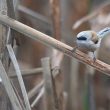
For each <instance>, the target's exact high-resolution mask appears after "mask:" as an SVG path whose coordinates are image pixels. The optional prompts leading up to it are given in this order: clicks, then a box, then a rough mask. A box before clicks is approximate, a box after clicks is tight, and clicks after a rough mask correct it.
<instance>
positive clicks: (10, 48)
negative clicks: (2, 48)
mask: <svg viewBox="0 0 110 110" xmlns="http://www.w3.org/2000/svg"><path fill="white" fill-rule="evenodd" d="M7 50H8V52H9V56H10V58H11V61H12V63H13V66H14V68H15V71H16V75H17V77H18V81H19V84H20V88H21V92H22V95H23V98H24V102H25V106H26V109H27V110H31V107H30V103H29V100H28V96H27V92H26V88H25V85H24V82H23V78H22V75H21V71H20V68H19V65H18V63H17V60H16V57H15V54H14V51H13V49H12V46H11V45H7Z"/></svg>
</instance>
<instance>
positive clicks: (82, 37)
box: [77, 31, 91, 41]
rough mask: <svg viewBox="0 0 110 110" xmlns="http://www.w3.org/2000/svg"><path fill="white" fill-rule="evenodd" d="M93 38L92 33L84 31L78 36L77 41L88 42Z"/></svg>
mask: <svg viewBox="0 0 110 110" xmlns="http://www.w3.org/2000/svg"><path fill="white" fill-rule="evenodd" d="M90 38H91V34H90V31H82V32H80V33H79V34H78V35H77V40H80V41H86V40H89V39H90Z"/></svg>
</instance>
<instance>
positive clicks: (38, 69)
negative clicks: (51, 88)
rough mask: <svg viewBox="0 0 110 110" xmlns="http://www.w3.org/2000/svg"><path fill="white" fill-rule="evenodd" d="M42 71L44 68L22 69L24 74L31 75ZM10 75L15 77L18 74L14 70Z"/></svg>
mask: <svg viewBox="0 0 110 110" xmlns="http://www.w3.org/2000/svg"><path fill="white" fill-rule="evenodd" d="M41 72H42V68H40V67H39V68H33V69H27V70H21V73H22V76H29V75H36V74H38V73H41ZM9 77H11V78H13V77H16V74H14V72H13V71H11V72H10V73H9Z"/></svg>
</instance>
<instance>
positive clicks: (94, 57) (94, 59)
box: [93, 52, 96, 63]
mask: <svg viewBox="0 0 110 110" xmlns="http://www.w3.org/2000/svg"><path fill="white" fill-rule="evenodd" d="M93 62H94V63H95V62H96V56H95V52H93Z"/></svg>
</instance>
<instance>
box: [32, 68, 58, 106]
mask: <svg viewBox="0 0 110 110" xmlns="http://www.w3.org/2000/svg"><path fill="white" fill-rule="evenodd" d="M59 73H60V72H59V67H54V69H53V70H52V74H53V77H56V76H57V75H58V74H59ZM41 83H42V85H40V84H41ZM41 83H40V84H39V85H37V86H36V89H34V90H33V94H31V95H32V96H34V95H35V94H37V91H39V94H38V96H37V97H36V98H35V100H34V101H33V102H32V104H31V105H33V106H34V105H35V104H37V103H38V102H39V100H40V99H41V98H42V96H43V94H44V86H43V84H44V80H43V81H42V82H41ZM39 86H40V87H39ZM41 86H43V87H42V88H41ZM37 87H39V88H38V89H37ZM40 88H41V89H40ZM39 89H40V90H39ZM41 92H42V93H41ZM30 98H31V97H30Z"/></svg>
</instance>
